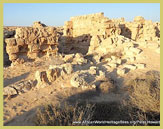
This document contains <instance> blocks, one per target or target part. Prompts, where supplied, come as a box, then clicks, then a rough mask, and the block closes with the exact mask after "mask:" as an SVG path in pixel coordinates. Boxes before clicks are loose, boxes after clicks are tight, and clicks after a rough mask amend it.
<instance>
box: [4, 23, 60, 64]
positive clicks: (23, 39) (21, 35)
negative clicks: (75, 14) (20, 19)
mask: <svg viewBox="0 0 163 129" xmlns="http://www.w3.org/2000/svg"><path fill="white" fill-rule="evenodd" d="M15 32H16V33H15V38H7V39H5V42H6V44H7V46H6V51H7V53H8V54H9V59H10V60H11V61H12V62H13V61H14V60H15V59H13V58H11V57H10V56H12V55H11V54H13V53H14V54H17V55H21V54H22V53H26V57H27V58H25V59H26V60H25V61H27V60H28V59H36V58H38V57H39V55H41V56H44V55H46V54H48V56H52V55H54V54H56V53H57V52H58V47H57V46H58V36H59V35H58V34H57V32H56V28H55V27H46V26H45V25H44V24H42V23H40V22H35V23H34V25H33V27H21V28H19V27H18V28H17V29H16V30H15ZM49 53H50V54H49ZM24 56H25V55H24ZM12 59H13V60H12Z"/></svg>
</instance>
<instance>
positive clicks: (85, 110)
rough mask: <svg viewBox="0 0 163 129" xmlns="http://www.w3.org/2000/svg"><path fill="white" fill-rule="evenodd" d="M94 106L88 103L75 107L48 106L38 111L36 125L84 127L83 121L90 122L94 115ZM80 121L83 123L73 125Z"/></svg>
mask: <svg viewBox="0 0 163 129" xmlns="http://www.w3.org/2000/svg"><path fill="white" fill-rule="evenodd" d="M93 107H94V105H90V104H87V103H77V104H76V105H75V106H72V105H68V104H67V103H65V104H64V106H61V105H59V106H53V105H46V106H44V107H43V108H42V109H38V110H37V113H36V118H35V120H34V122H35V124H36V125H38V126H72V125H84V124H83V123H82V121H89V120H91V118H92V115H93ZM75 121H79V122H81V123H75V124H74V123H73V122H75Z"/></svg>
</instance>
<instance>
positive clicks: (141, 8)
mask: <svg viewBox="0 0 163 129" xmlns="http://www.w3.org/2000/svg"><path fill="white" fill-rule="evenodd" d="M3 8H4V9H3V11H4V12H3V13H4V15H3V18H4V25H5V26H31V25H32V23H33V22H34V21H41V22H42V23H44V24H46V25H48V26H61V25H63V24H64V21H68V20H69V19H70V17H72V16H78V15H85V14H92V13H97V12H104V15H105V16H106V17H108V18H120V17H124V18H125V20H126V21H132V20H133V18H134V17H135V16H143V17H144V18H145V19H148V20H152V21H160V4H159V3H140V4H125V3H118V4H117V3H115V4H113V3H107V4H102V3H101V4H99V3H88V4H86V3H83V4H75V3H74V4H73V3H64V4H61V3H60V4H59V3H51V4H45V3H42V4H41V3H36V4H33V3H31V4H30V3H24V4H18V3H5V4H4V6H3Z"/></svg>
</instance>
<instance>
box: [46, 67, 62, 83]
mask: <svg viewBox="0 0 163 129" xmlns="http://www.w3.org/2000/svg"><path fill="white" fill-rule="evenodd" d="M46 74H47V78H48V80H49V82H53V81H55V80H56V79H57V78H58V77H59V74H60V72H59V69H57V68H56V69H48V70H47V71H46Z"/></svg>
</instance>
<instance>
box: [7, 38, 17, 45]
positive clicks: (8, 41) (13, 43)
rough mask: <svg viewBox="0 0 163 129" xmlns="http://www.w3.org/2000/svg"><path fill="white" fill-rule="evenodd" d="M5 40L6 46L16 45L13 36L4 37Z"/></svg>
mask: <svg viewBox="0 0 163 129" xmlns="http://www.w3.org/2000/svg"><path fill="white" fill-rule="evenodd" d="M5 42H6V44H7V46H16V45H17V44H16V40H15V38H7V39H5Z"/></svg>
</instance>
